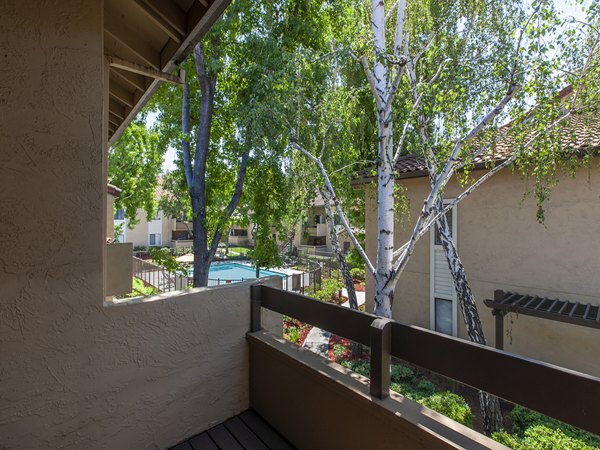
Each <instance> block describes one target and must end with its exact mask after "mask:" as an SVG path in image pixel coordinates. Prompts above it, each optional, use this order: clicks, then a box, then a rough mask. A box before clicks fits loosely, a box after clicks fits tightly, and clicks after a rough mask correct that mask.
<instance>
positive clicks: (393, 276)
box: [292, 0, 597, 433]
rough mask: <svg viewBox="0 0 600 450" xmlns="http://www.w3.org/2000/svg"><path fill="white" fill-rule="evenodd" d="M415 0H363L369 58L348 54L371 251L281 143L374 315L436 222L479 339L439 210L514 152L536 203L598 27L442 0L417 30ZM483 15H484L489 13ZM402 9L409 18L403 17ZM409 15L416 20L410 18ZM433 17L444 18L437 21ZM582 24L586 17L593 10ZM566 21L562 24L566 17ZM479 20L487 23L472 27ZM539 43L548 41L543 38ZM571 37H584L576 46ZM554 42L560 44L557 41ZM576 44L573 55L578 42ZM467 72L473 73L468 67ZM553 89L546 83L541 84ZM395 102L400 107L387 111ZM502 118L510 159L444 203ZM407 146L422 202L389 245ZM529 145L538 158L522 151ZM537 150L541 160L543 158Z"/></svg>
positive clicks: (489, 404) (540, 11)
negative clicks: (365, 165) (371, 133)
mask: <svg viewBox="0 0 600 450" xmlns="http://www.w3.org/2000/svg"><path fill="white" fill-rule="evenodd" d="M421 6H422V5H420V4H419V2H417V1H414V2H410V5H409V4H407V1H405V0H400V1H397V2H395V3H393V5H392V7H391V8H390V9H387V10H386V5H385V2H383V1H376V0H373V1H372V2H371V31H372V43H371V52H372V54H371V58H370V60H369V58H367V56H366V55H365V54H363V55H357V56H356V57H355V58H356V59H357V60H358V61H359V62H360V64H361V65H362V67H363V69H364V72H365V75H366V78H367V80H368V83H369V86H370V88H371V91H372V94H373V99H374V103H375V105H376V120H377V125H378V136H377V138H378V139H377V145H378V162H377V168H376V171H377V174H376V177H377V198H378V208H377V210H378V217H377V223H378V228H377V230H378V238H377V257H376V259H375V260H371V259H370V258H368V256H367V255H366V253H365V252H364V249H363V248H362V247H361V246H360V243H359V242H358V241H357V239H356V238H355V236H354V235H353V233H352V229H351V227H350V226H349V223H348V221H347V220H345V218H344V217H343V211H342V209H341V207H340V204H339V201H338V199H337V197H336V192H335V188H334V186H333V184H332V183H331V181H330V179H329V175H328V172H327V169H326V167H325V166H324V164H323V163H322V160H321V157H320V156H318V155H316V154H315V153H314V152H311V151H309V150H307V149H306V148H305V147H304V146H303V145H302V144H300V143H299V142H293V143H292V145H293V146H294V147H295V148H297V149H298V150H300V151H301V152H302V153H304V154H305V155H306V156H307V157H308V158H309V159H310V160H312V161H313V162H314V163H315V164H316V165H317V166H318V168H319V170H320V172H321V174H322V176H323V178H324V180H325V185H326V187H327V189H328V190H329V191H330V194H331V198H332V200H333V202H334V203H335V204H336V208H337V209H338V214H340V217H342V223H343V225H344V227H345V228H346V231H347V233H348V235H349V236H350V238H351V239H352V241H353V243H354V245H355V246H356V247H357V249H358V250H359V253H360V254H361V256H362V257H363V259H364V261H365V265H366V267H367V270H368V271H369V272H370V273H371V274H372V276H373V279H374V280H375V313H376V314H378V315H380V316H384V317H391V312H392V303H393V292H394V288H395V285H396V283H397V281H398V278H399V276H400V275H401V274H402V272H403V270H404V268H405V267H406V264H407V263H408V261H409V259H410V256H411V255H412V252H413V250H414V248H415V245H416V243H417V242H418V241H419V239H420V238H421V237H422V236H424V235H425V234H426V233H427V232H428V231H429V230H430V228H431V227H432V226H433V225H435V224H436V223H437V225H438V230H439V234H440V237H441V240H442V244H443V248H444V250H445V253H446V257H447V259H448V262H449V267H450V270H451V273H452V275H453V278H454V283H455V287H456V290H457V293H458V297H459V300H460V304H461V310H462V312H463V318H464V319H465V323H466V325H467V329H468V333H469V337H470V339H471V340H473V341H475V342H479V343H483V344H484V343H485V336H484V334H483V330H482V327H481V321H480V320H479V315H478V313H477V308H476V306H475V301H474V298H473V294H472V292H471V289H470V287H469V284H468V282H467V279H466V274H465V270H464V267H463V265H462V262H461V261H460V258H459V256H458V252H457V250H456V246H455V244H454V242H453V240H452V237H451V235H450V232H449V228H448V224H447V221H446V218H445V213H446V212H447V211H448V210H449V209H450V208H451V207H452V206H453V205H455V204H457V203H458V202H460V201H462V200H463V199H464V198H466V196H468V195H470V193H471V192H473V191H474V190H475V189H476V188H477V187H478V186H480V185H481V183H483V182H484V181H485V180H486V179H488V178H489V177H490V176H492V175H493V174H494V173H497V171H499V170H501V169H502V168H504V167H507V166H509V165H510V164H512V163H513V162H515V161H517V160H520V161H522V162H529V163H530V164H529V165H525V164H524V166H523V167H531V163H533V165H534V166H535V167H537V168H539V167H543V169H542V170H537V171H536V170H534V171H533V172H534V177H535V181H536V192H535V194H536V198H537V199H538V203H540V202H543V200H544V196H547V195H548V193H547V190H546V189H545V187H546V186H547V183H548V180H549V179H551V178H552V175H553V174H554V173H555V170H556V164H555V161H556V160H557V158H548V156H549V155H550V156H555V157H556V156H557V155H556V153H557V152H558V151H559V150H558V149H562V148H563V146H564V139H563V138H562V136H563V135H564V128H565V126H568V125H565V119H568V117H569V116H570V115H571V114H572V113H573V111H576V110H577V108H578V105H577V99H578V96H579V92H580V89H582V90H584V91H585V90H589V89H587V88H589V87H590V84H593V83H594V77H593V76H590V69H592V68H593V65H592V64H590V61H592V60H593V59H594V58H595V56H594V55H595V54H596V47H597V28H596V27H594V25H593V24H591V23H588V24H580V25H582V26H581V27H579V28H580V29H579V30H578V31H575V28H577V26H575V28H570V29H569V31H570V32H571V33H570V34H568V36H569V39H564V38H563V37H562V36H561V35H560V30H561V29H563V28H564V27H565V26H566V25H565V23H563V22H561V21H560V20H558V19H557V16H556V12H555V11H554V10H553V7H552V4H551V3H549V2H539V3H537V4H536V5H534V8H533V12H532V13H529V14H526V11H525V10H520V9H519V8H516V9H510V8H505V7H504V5H502V4H501V3H494V2H490V3H489V4H486V5H483V4H482V5H479V6H480V8H475V9H474V10H473V9H471V10H469V9H466V8H465V5H463V4H461V3H460V2H458V3H457V4H456V5H454V6H452V5H445V4H443V2H442V4H440V5H436V7H438V10H437V13H438V20H437V21H436V20H433V21H431V23H433V24H435V25H436V28H433V29H432V30H424V27H423V26H422V23H423V22H427V20H423V19H422V18H423V17H427V12H431V11H427V10H423V9H422V8H421ZM457 12H458V14H457ZM440 13H441V14H440ZM490 13H493V14H495V17H494V16H493V15H492V16H491V20H489V19H490V16H488V15H489V14H490ZM411 14H412V15H413V16H412V17H413V21H411V20H410V16H411ZM415 14H417V15H418V16H417V17H418V20H415V19H414V17H415ZM594 14H597V10H595V9H594V8H590V10H589V15H590V16H594ZM393 17H395V25H394V26H389V22H388V21H390V20H391V19H392V18H393ZM441 18H443V20H439V19H441ZM453 20H454V22H452V21H453ZM590 22H593V17H592V20H591V21H590ZM574 23H575V21H571V24H574ZM488 24H489V25H488ZM386 26H387V27H386ZM485 26H489V28H491V29H492V30H491V31H490V30H489V29H484V28H482V27H485ZM511 26H512V28H511ZM502 28H504V30H502ZM433 30H436V31H433ZM508 30H510V31H508ZM415 31H416V32H415ZM494 31H495V32H496V34H494ZM449 35H450V38H448V36H449ZM457 36H460V37H457ZM557 36H558V38H557ZM584 37H585V38H586V39H585V40H584V39H583V38H584ZM510 40H512V41H513V42H512V43H511V42H509V41H510ZM549 41H554V42H553V43H550V44H549ZM582 41H583V42H585V43H586V45H581V44H582V43H583V42H582ZM491 43H495V44H496V45H495V48H490V47H486V44H487V45H489V44H491ZM557 47H559V50H556V48H557ZM583 47H585V49H584V51H583V52H582V51H580V49H581V48H583ZM457 49H458V51H457ZM465 50H467V51H470V52H471V55H469V53H468V52H467V51H465ZM549 50H556V51H555V52H554V54H551V53H553V52H549ZM493 52H495V53H496V55H494V54H493ZM498 55H501V56H502V58H503V59H504V61H502V58H498ZM457 56H458V58H457ZM494 56H495V57H494ZM565 56H566V58H565ZM486 59H487V60H488V61H486ZM489 61H492V64H490V63H489ZM423 67H425V69H423ZM474 70H476V71H478V72H479V73H478V74H473V71H474ZM418 72H420V73H419V74H418ZM565 74H567V75H565ZM474 75H476V76H474ZM486 75H489V76H490V78H486ZM477 77H479V78H480V80H479V82H477V81H476V78H477ZM561 83H562V84H563V85H564V84H566V83H571V84H572V85H576V86H577V88H576V89H575V94H574V98H573V100H572V101H571V104H570V107H567V108H566V110H565V108H564V105H563V104H562V103H563V102H562V99H557V96H556V86H560V84H561ZM596 84H597V79H596ZM444 89H446V90H444ZM552 89H554V92H553V93H550V92H549V91H550V90H552ZM592 90H593V89H592ZM470 102H471V103H470ZM532 104H535V105H536V107H535V108H534V109H533V112H532V111H528V110H530V109H531V106H532ZM394 107H396V108H397V109H400V110H401V112H399V113H398V112H397V113H396V114H394ZM508 117H510V118H512V120H513V123H512V126H511V127H510V129H508V130H507V129H506V128H505V129H503V130H502V132H501V133H500V134H501V135H503V136H501V138H504V139H510V141H511V143H512V144H513V145H514V147H515V151H514V152H513V154H512V156H510V157H509V158H508V159H507V161H505V162H502V163H501V164H499V165H497V166H495V167H494V165H493V161H494V159H493V155H488V156H487V160H488V161H489V162H491V163H490V167H489V169H490V170H489V171H488V172H487V173H486V174H485V175H483V176H482V177H481V178H479V179H478V180H477V181H475V182H474V183H472V184H471V185H470V186H468V187H467V188H466V189H465V190H464V192H463V194H461V195H459V196H458V198H457V199H455V200H454V201H453V202H452V203H451V204H450V205H448V206H444V200H443V190H444V187H445V186H446V185H447V183H448V182H449V180H450V179H451V178H453V177H455V176H457V172H458V171H463V172H462V173H464V172H465V171H466V172H468V168H469V165H470V164H471V162H472V160H473V158H474V157H475V156H484V157H485V156H486V153H487V152H488V151H489V150H492V151H493V147H494V141H495V140H496V139H498V133H499V131H498V126H497V122H498V121H499V120H502V119H504V120H506V118H508ZM396 118H399V119H401V120H402V121H403V123H402V124H401V126H399V127H396V133H397V136H399V137H398V138H397V140H396V142H394V126H393V123H394V119H396ZM415 134H416V135H417V136H416V137H415ZM417 149H420V150H417ZM532 149H535V150H536V152H532ZM407 151H410V152H411V153H417V154H419V155H421V156H422V157H423V159H424V160H425V163H426V167H427V169H428V172H429V179H430V186H431V191H430V193H429V195H428V196H427V197H426V198H425V199H424V203H423V208H422V210H421V214H420V215H419V217H418V218H417V220H416V224H415V226H414V228H413V232H412V235H411V237H410V239H409V241H407V242H406V243H404V244H403V245H402V246H400V247H399V248H394V210H395V199H394V186H395V176H394V165H395V163H396V162H397V161H398V159H399V158H400V157H401V156H402V155H403V154H404V153H405V152H407ZM532 153H533V154H536V155H537V156H534V157H531V154H532ZM519 155H522V156H519ZM539 155H543V156H544V158H546V159H545V160H542V158H540V157H539ZM549 161H552V163H549ZM549 174H550V176H549ZM465 179H466V178H465ZM539 186H541V187H539ZM539 216H540V213H539V212H538V217H539ZM480 399H481V403H482V409H483V411H484V421H485V428H486V431H487V432H488V433H489V432H491V431H493V430H495V429H497V428H498V426H499V425H500V421H501V417H500V415H499V407H498V404H497V400H496V399H494V398H493V397H490V396H487V395H486V394H484V393H482V394H481V396H480Z"/></svg>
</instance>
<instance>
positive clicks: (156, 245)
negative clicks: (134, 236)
mask: <svg viewBox="0 0 600 450" xmlns="http://www.w3.org/2000/svg"><path fill="white" fill-rule="evenodd" d="M150 236H154V244H151V243H150ZM157 236H158V242H157V239H156V237H157ZM161 245H162V233H149V234H148V247H160V246H161Z"/></svg>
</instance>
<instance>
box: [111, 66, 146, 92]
mask: <svg viewBox="0 0 600 450" xmlns="http://www.w3.org/2000/svg"><path fill="white" fill-rule="evenodd" d="M110 73H111V74H112V75H114V76H115V78H116V79H118V80H119V81H123V82H124V83H125V84H127V85H129V86H131V87H132V88H133V89H136V90H138V91H141V92H144V91H145V90H146V88H147V85H146V79H145V78H144V77H143V76H141V75H139V74H137V73H132V72H125V71H122V70H119V69H117V68H116V67H111V68H110Z"/></svg>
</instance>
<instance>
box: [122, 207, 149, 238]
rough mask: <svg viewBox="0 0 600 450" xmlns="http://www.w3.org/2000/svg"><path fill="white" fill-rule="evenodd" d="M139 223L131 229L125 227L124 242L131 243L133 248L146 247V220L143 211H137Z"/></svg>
mask: <svg viewBox="0 0 600 450" xmlns="http://www.w3.org/2000/svg"><path fill="white" fill-rule="evenodd" d="M137 218H138V219H139V222H138V223H137V224H136V225H135V227H133V228H129V227H127V231H126V232H125V242H131V243H132V244H133V246H134V247H139V246H143V247H148V219H147V218H146V212H145V211H144V210H143V209H138V211H137Z"/></svg>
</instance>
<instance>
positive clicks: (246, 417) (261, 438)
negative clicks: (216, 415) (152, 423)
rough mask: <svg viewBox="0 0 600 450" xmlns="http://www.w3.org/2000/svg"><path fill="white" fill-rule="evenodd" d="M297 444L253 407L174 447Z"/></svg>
mask: <svg viewBox="0 0 600 450" xmlns="http://www.w3.org/2000/svg"><path fill="white" fill-rule="evenodd" d="M293 448H294V447H293V446H292V445H291V444H290V443H289V442H288V441H287V440H285V438H284V437H283V436H281V435H280V434H279V433H278V432H277V431H275V430H274V429H273V428H272V427H271V425H269V424H268V423H267V422H265V420H264V419H263V418H262V417H260V416H259V415H258V414H256V413H255V412H254V411H252V410H250V409H249V410H248V411H244V412H243V413H241V414H240V415H238V416H235V417H232V418H231V419H228V420H226V421H225V422H223V423H221V424H219V425H216V426H214V427H212V428H211V429H210V430H207V431H205V432H204V433H200V434H198V435H196V436H194V437H192V438H190V439H188V440H186V441H184V442H182V443H180V444H178V445H176V446H175V447H172V448H171V450H219V449H221V450H223V449H225V450H230V449H231V450H270V449H271V450H292V449H293Z"/></svg>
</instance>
